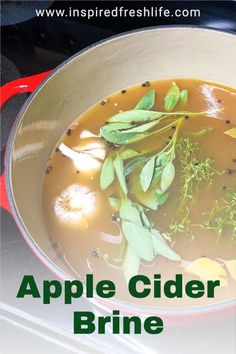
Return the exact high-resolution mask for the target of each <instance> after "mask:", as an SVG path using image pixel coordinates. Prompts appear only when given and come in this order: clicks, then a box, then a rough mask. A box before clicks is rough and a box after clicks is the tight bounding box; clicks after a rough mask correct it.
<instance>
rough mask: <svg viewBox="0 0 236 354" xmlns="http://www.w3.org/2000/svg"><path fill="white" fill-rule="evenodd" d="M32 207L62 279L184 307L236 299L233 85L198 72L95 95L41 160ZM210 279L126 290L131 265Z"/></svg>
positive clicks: (135, 269) (134, 270)
mask: <svg viewBox="0 0 236 354" xmlns="http://www.w3.org/2000/svg"><path fill="white" fill-rule="evenodd" d="M42 203H43V213H44V220H45V224H46V228H47V230H48V233H49V235H50V238H51V242H52V246H53V247H54V249H55V252H56V254H57V255H58V257H61V259H62V260H63V261H64V262H65V264H66V266H67V268H68V273H69V274H71V275H72V277H73V278H78V279H83V278H85V276H86V274H89V273H92V274H93V275H94V278H95V280H96V281H99V280H101V279H110V280H112V281H113V282H114V283H115V284H116V288H117V291H116V297H117V298H118V299H120V300H124V301H130V302H136V303H139V304H144V305H148V306H158V307H159V306H163V307H173V306H174V307H182V306H184V307H186V306H199V305H202V304H208V303H212V302H217V303H218V302H222V301H225V300H228V299H232V298H235V297H236V91H235V90H234V89H231V88H228V87H224V86H221V85H218V84H215V83H209V82H204V81H200V80H190V79H176V80H163V81H155V82H145V83H143V84H140V85H136V86H133V87H129V88H124V89H123V90H121V91H120V92H116V93H115V94H112V95H110V96H109V97H105V98H103V100H102V101H101V102H99V103H97V104H96V105H94V106H93V107H91V108H90V109H89V110H87V111H86V112H85V113H84V114H83V115H82V116H81V117H79V118H78V120H77V121H75V122H74V124H72V126H70V127H69V128H68V130H67V132H66V134H65V136H63V137H62V139H61V142H60V143H59V144H58V146H56V147H55V151H54V152H53V153H52V156H51V157H50V159H49V162H48V165H47V167H46V173H45V180H44V184H43V198H42ZM136 274H143V275H147V276H148V277H149V278H150V279H153V274H161V277H162V279H163V281H165V280H168V279H174V278H175V275H176V274H183V278H184V281H185V282H187V281H189V280H191V279H200V280H203V281H206V282H207V280H220V283H221V286H220V287H219V288H218V289H217V291H216V294H215V298H214V299H206V298H204V299H201V298H199V299H191V298H186V299H184V300H183V299H178V298H173V299H166V298H161V299H158V302H157V300H155V299H154V298H151V297H148V298H145V299H134V298H131V296H130V295H129V294H128V291H127V290H126V289H127V283H128V281H129V279H130V278H131V277H132V276H134V275H136Z"/></svg>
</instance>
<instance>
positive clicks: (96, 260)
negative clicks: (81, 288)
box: [43, 79, 236, 307]
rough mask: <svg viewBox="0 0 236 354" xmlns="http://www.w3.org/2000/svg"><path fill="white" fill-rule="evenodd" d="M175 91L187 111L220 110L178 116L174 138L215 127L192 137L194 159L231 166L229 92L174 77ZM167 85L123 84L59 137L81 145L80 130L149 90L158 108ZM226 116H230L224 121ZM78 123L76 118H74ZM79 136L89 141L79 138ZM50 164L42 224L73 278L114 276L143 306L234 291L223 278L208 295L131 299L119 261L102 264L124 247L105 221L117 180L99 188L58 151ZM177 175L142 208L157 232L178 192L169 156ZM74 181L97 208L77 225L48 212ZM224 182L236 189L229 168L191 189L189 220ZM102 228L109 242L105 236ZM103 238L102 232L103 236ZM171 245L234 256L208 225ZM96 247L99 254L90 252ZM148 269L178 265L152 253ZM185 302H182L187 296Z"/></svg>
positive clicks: (233, 248) (169, 274) (235, 95)
mask: <svg viewBox="0 0 236 354" xmlns="http://www.w3.org/2000/svg"><path fill="white" fill-rule="evenodd" d="M175 81H176V83H177V84H178V86H179V87H180V89H188V92H189V100H188V105H187V108H186V107H185V106H181V104H178V106H177V107H176V109H175V110H178V111H181V110H186V109H187V110H188V111H191V112H199V111H206V110H209V109H212V108H216V107H219V106H223V107H224V111H223V112H220V113H217V118H206V117H203V116H198V117H190V118H189V119H186V120H185V121H184V124H183V125H182V127H181V129H180V134H179V137H185V136H189V133H191V132H195V131H199V130H201V129H204V128H207V127H212V128H214V130H213V131H211V132H210V133H209V134H206V135H204V136H201V137H195V138H192V137H191V138H192V139H195V140H196V141H198V142H199V143H200V148H201V149H200V153H199V160H205V159H206V158H207V157H210V158H211V159H213V160H214V168H215V169H216V170H218V171H223V170H227V169H230V170H232V171H234V170H236V163H235V162H234V159H236V140H235V139H232V138H230V137H228V136H226V135H225V134H223V132H224V131H226V130H227V129H229V128H231V127H233V126H235V123H236V91H235V90H233V89H231V88H226V87H223V86H219V85H216V84H213V83H207V82H203V81H199V80H185V79H181V80H180V79H179V80H175ZM170 84H171V80H164V81H156V82H152V83H151V86H150V87H143V86H141V85H139V86H134V87H131V88H128V89H127V90H126V93H121V92H118V93H115V94H113V95H111V96H110V97H109V100H108V102H106V103H105V104H104V105H102V104H101V103H98V104H97V105H95V106H93V107H92V108H91V109H89V110H88V111H87V112H85V113H84V114H83V115H82V116H81V117H80V118H79V120H78V122H79V124H77V125H75V126H74V127H73V129H72V131H71V135H70V136H67V135H65V136H64V137H63V139H62V140H63V142H64V144H65V145H67V146H69V147H75V146H78V145H80V144H81V141H82V140H81V139H80V134H81V132H82V131H83V130H89V131H90V132H92V133H94V134H98V133H99V128H100V127H101V126H102V125H104V123H105V121H106V120H107V119H108V118H109V117H111V116H112V115H114V114H116V113H118V111H119V110H123V111H125V110H128V109H132V108H133V107H134V106H135V105H136V103H137V102H138V100H139V99H140V98H141V97H142V96H143V95H144V94H145V93H147V92H148V91H149V90H150V89H153V88H155V89H156V92H157V95H156V104H155V108H154V109H155V110H158V111H163V110H164V107H163V103H164V97H165V95H166V92H167V91H168V89H169V87H170ZM228 120H229V121H230V122H228ZM78 122H77V123H78ZM170 133H171V132H169V133H168V134H167V135H163V137H162V138H161V139H160V140H158V141H157V140H156V139H155V138H154V139H149V140H148V142H147V141H146V140H144V141H143V142H141V143H139V144H136V145H135V144H134V147H135V148H137V147H139V148H140V147H141V148H144V147H145V148H147V147H148V146H150V147H151V146H153V144H156V145H157V144H160V148H161V147H162V146H163V144H165V141H166V139H167V138H168V135H170ZM84 141H85V142H88V141H93V138H91V139H89V138H88V139H85V140H84ZM49 164H50V166H52V170H51V171H50V173H49V174H46V177H45V181H44V186H43V213H44V219H45V224H46V227H47V230H48V233H49V235H50V238H51V240H52V242H53V243H57V244H58V245H59V247H60V252H61V253H62V254H63V255H64V257H65V260H66V262H67V264H68V272H70V273H72V275H73V276H74V277H75V278H76V277H77V278H78V277H82V278H83V277H84V276H85V274H87V273H90V272H91V271H92V272H93V273H94V276H95V279H96V280H97V281H98V280H101V279H111V280H113V281H114V282H115V284H116V288H117V292H116V296H117V298H119V299H121V300H126V301H127V300H128V301H130V302H137V303H139V304H144V305H149V306H168V307H171V306H179V307H185V306H186V304H187V305H188V306H198V305H201V304H207V303H212V302H220V301H222V300H225V299H232V298H234V297H235V295H236V286H235V282H233V281H232V280H230V279H229V282H228V286H227V287H221V288H218V289H217V291H216V297H215V299H206V298H205V297H204V299H203V298H202V299H201V298H200V299H190V298H188V299H184V300H183V299H171V300H170V299H165V298H162V299H153V298H151V296H150V297H148V298H146V299H134V298H131V296H129V295H128V292H127V291H125V289H126V288H127V287H126V284H125V280H124V276H123V271H122V269H121V265H122V263H120V262H118V263H117V264H115V265H114V266H111V265H108V264H107V263H106V262H105V259H104V255H106V254H108V255H109V256H112V257H115V258H118V259H119V258H120V257H121V256H122V253H123V244H122V243H119V238H118V234H119V227H118V226H117V224H116V223H115V222H112V220H111V215H112V214H113V210H112V209H111V207H110V204H109V202H108V196H109V195H111V194H113V193H115V192H116V186H115V185H114V186H112V187H111V188H109V189H108V190H106V191H104V192H102V191H101V189H100V185H99V171H97V172H96V173H93V174H92V175H90V174H89V173H84V172H82V171H79V173H78V171H77V168H76V167H75V166H74V164H73V162H72V160H70V159H69V158H67V157H63V156H62V154H61V153H60V152H55V153H53V154H52V156H51V159H50V161H49ZM175 166H176V170H177V173H176V178H175V180H174V183H173V185H172V186H171V188H170V197H169V199H168V200H167V202H166V203H165V204H164V205H163V206H161V207H159V209H158V210H157V211H156V212H151V213H149V217H151V219H152V221H153V222H154V223H155V225H157V226H158V228H159V229H160V230H161V231H162V232H166V231H169V224H170V223H171V222H173V220H174V219H177V214H176V213H177V209H178V198H179V190H180V187H181V179H180V165H179V163H178V159H177V158H176V159H175ZM74 184H80V185H84V186H87V187H88V188H89V189H90V190H92V191H94V193H95V198H97V199H96V200H97V208H96V211H95V212H94V214H93V215H92V216H91V217H88V218H87V223H88V225H85V224H86V223H85V224H84V223H82V224H80V226H78V224H76V223H74V224H73V223H66V222H62V221H60V220H59V219H58V217H57V216H56V215H55V212H54V204H55V200H56V198H57V197H58V196H59V195H60V194H61V193H62V191H63V190H65V189H66V188H68V186H70V185H74ZM224 186H227V188H229V187H231V188H233V189H234V190H235V189H236V172H235V173H234V172H233V173H224V174H223V175H219V176H214V183H213V184H212V185H211V186H207V185H206V184H204V183H203V185H202V187H200V188H199V189H198V192H197V195H196V196H195V198H196V201H195V204H194V207H193V210H192V214H191V218H192V219H193V220H194V222H195V223H199V222H201V221H202V214H203V213H204V212H205V211H209V210H210V209H211V208H212V206H213V204H214V202H215V200H221V199H222V198H224V196H225V191H224V189H223V187H224ZM104 233H106V234H108V235H110V236H109V237H110V238H111V239H112V240H113V241H116V242H115V243H112V242H110V238H109V237H108V238H109V240H107V241H106V240H104ZM106 237H107V236H105V238H106ZM174 241H175V243H174V247H173V248H174V250H175V251H176V252H178V253H179V254H180V255H181V257H182V259H184V260H187V261H193V260H195V259H197V258H199V257H202V256H206V257H208V258H211V259H215V260H216V259H217V258H221V259H226V260H227V259H233V258H235V254H236V244H235V243H233V242H232V240H231V239H230V236H229V235H224V234H223V235H222V236H221V238H220V239H219V240H218V241H217V236H216V234H215V232H214V231H212V230H203V229H201V228H196V229H195V238H194V240H191V237H190V236H189V235H187V234H185V233H177V234H176V235H175V236H174ZM94 251H97V252H98V253H99V256H98V257H97V253H96V252H95V253H94ZM154 273H160V274H161V275H162V279H163V280H168V279H172V278H174V276H175V274H177V273H183V267H181V266H180V265H179V263H176V262H172V261H169V260H167V259H165V258H163V257H161V256H157V257H156V258H155V261H154V262H153V263H152V264H147V263H146V262H143V263H142V265H141V267H140V274H145V275H147V276H149V277H150V279H152V278H153V274H154ZM184 277H185V279H186V280H192V279H197V277H196V276H194V275H191V274H188V273H184ZM186 301H187V302H186Z"/></svg>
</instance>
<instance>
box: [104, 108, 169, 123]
mask: <svg viewBox="0 0 236 354" xmlns="http://www.w3.org/2000/svg"><path fill="white" fill-rule="evenodd" d="M162 115H163V113H161V112H154V111H147V110H141V109H134V110H130V111H125V112H121V113H117V114H115V115H114V116H112V117H111V118H110V119H109V120H108V121H109V122H119V123H121V122H124V123H131V122H132V123H136V122H137V123H142V122H149V121H152V120H154V119H158V118H161V117H162Z"/></svg>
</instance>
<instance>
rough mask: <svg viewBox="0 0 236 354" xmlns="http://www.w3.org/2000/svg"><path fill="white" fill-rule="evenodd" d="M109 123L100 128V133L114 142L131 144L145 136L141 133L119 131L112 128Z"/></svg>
mask: <svg viewBox="0 0 236 354" xmlns="http://www.w3.org/2000/svg"><path fill="white" fill-rule="evenodd" d="M109 125H110V124H107V125H104V126H103V127H102V128H101V130H100V134H101V136H102V137H103V138H104V139H105V140H107V141H109V142H111V143H114V144H119V145H122V144H132V143H135V142H136V141H138V140H140V139H142V138H143V137H145V136H146V135H145V134H142V133H125V134H124V133H121V132H120V131H119V130H112V129H111V128H110V127H109Z"/></svg>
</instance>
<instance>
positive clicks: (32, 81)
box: [0, 70, 51, 108]
mask: <svg viewBox="0 0 236 354" xmlns="http://www.w3.org/2000/svg"><path fill="white" fill-rule="evenodd" d="M50 72H51V70H50V71H45V72H43V73H41V74H37V75H32V76H28V77H23V78H22V79H17V80H14V81H11V82H8V83H7V84H5V85H3V86H2V87H1V88H0V93H1V101H0V107H1V108H2V107H3V105H4V104H5V103H6V102H7V101H8V100H9V99H10V98H11V97H13V96H15V95H18V94H19V93H23V92H33V91H34V90H35V89H36V87H37V86H38V85H39V84H40V83H41V81H43V80H44V79H45V78H46V77H47V76H48V75H49V74H50Z"/></svg>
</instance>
